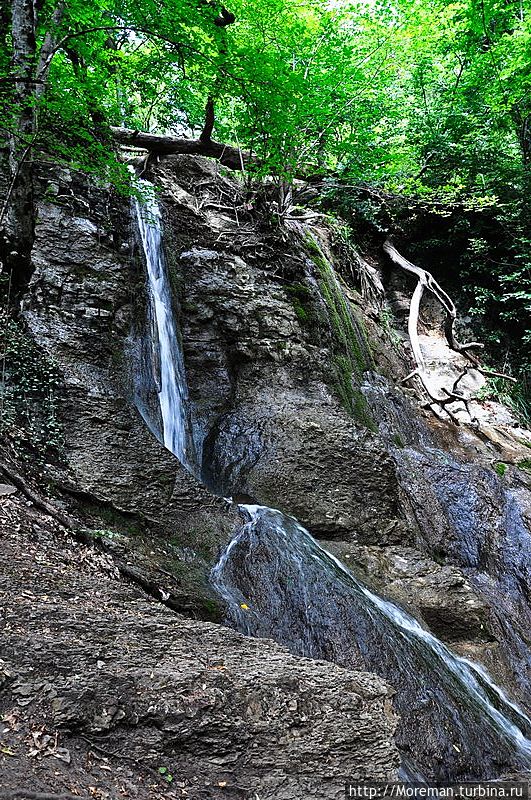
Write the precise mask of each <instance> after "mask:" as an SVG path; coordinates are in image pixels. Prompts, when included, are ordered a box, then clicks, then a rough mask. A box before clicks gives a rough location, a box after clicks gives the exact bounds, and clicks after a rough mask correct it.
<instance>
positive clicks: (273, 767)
mask: <svg viewBox="0 0 531 800" xmlns="http://www.w3.org/2000/svg"><path fill="white" fill-rule="evenodd" d="M0 503H1V505H0V536H1V539H2V549H3V564H4V568H3V569H2V573H1V575H0V615H1V619H2V628H3V631H2V640H3V641H2V658H1V660H0V709H1V711H0V713H1V715H2V720H3V723H2V743H1V747H0V786H1V788H2V790H3V793H4V794H5V795H7V796H17V797H20V796H27V797H36V796H40V795H41V794H42V793H47V796H48V794H49V793H54V796H56V794H55V793H59V795H60V796H72V797H87V798H88V797H92V798H98V800H107V799H109V800H110V798H130V797H131V798H161V797H171V798H173V797H175V798H177V797H179V798H182V797H186V798H209V800H216V799H217V798H231V800H233V799H238V800H239V799H240V798H241V800H243V799H244V798H253V800H255V798H256V797H260V800H267V798H271V799H272V798H275V800H282V798H285V799H286V800H288V799H289V800H292V798H294V797H305V798H311V797H316V798H317V797H318V798H320V800H322V799H323V798H339V797H342V796H343V792H344V788H343V781H344V778H345V776H352V777H355V778H359V779H372V780H388V779H391V778H393V777H394V776H396V768H397V763H398V755H397V751H396V748H395V745H394V742H393V733H394V729H395V722H396V719H395V714H394V712H393V710H392V706H391V697H392V692H391V690H390V689H389V688H388V687H387V685H386V684H385V683H384V682H383V681H382V680H380V679H379V678H377V677H375V676H373V675H371V674H368V673H365V672H354V671H349V670H345V669H341V668H340V667H337V666H335V665H333V664H330V663H325V662H321V661H312V660H309V659H303V658H297V657H294V656H292V655H290V654H289V653H288V652H287V651H286V650H285V649H283V648H282V647H279V646H277V645H276V644H274V643H273V642H271V641H268V640H264V639H249V638H246V637H244V636H241V635H239V634H237V633H235V632H233V631H230V630H228V629H226V628H223V627H221V626H217V625H215V624H212V623H208V622H199V621H193V620H190V619H186V618H185V617H183V616H181V615H179V614H176V613H174V612H172V611H171V610H170V609H168V608H166V607H164V606H163V605H161V604H159V603H157V602H156V601H154V600H152V599H150V598H149V597H147V596H145V595H143V594H142V593H141V592H139V591H138V590H137V589H136V588H135V587H133V586H132V585H131V584H128V583H126V582H124V581H123V580H122V579H121V578H120V576H119V575H118V573H117V571H116V568H115V566H114V563H113V562H112V560H111V559H110V557H109V556H108V555H106V554H104V553H102V552H101V551H99V550H97V549H94V548H93V547H90V546H87V545H85V544H83V543H80V542H78V541H76V540H75V538H73V537H72V535H71V534H69V533H68V532H67V531H66V530H64V529H63V528H62V527H61V526H60V525H59V524H58V523H57V522H56V521H54V520H52V519H51V518H50V517H49V516H46V515H45V514H43V513H41V512H40V511H38V510H37V509H36V508H35V507H34V506H32V505H31V503H29V504H28V501H26V500H23V499H22V498H21V497H19V496H18V495H17V494H11V495H6V496H4V497H2V498H0ZM17 792H18V793H17ZM21 792H22V794H21ZM24 792H26V794H25V795H24ZM4 794H3V795H2V796H4Z"/></svg>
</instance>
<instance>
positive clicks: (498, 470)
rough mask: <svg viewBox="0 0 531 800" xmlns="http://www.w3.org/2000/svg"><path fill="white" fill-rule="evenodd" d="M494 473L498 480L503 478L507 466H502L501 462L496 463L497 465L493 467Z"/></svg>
mask: <svg viewBox="0 0 531 800" xmlns="http://www.w3.org/2000/svg"><path fill="white" fill-rule="evenodd" d="M494 471H495V472H496V474H497V475H499V477H500V478H503V476H504V475H505V473H506V472H507V464H504V463H503V461H498V463H497V464H495V465H494Z"/></svg>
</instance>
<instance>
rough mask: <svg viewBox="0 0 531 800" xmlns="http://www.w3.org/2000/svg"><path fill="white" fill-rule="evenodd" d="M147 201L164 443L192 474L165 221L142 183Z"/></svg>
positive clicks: (142, 211)
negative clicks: (169, 274)
mask: <svg viewBox="0 0 531 800" xmlns="http://www.w3.org/2000/svg"><path fill="white" fill-rule="evenodd" d="M140 184H141V186H142V187H143V189H144V195H145V201H144V202H141V201H140V200H138V199H136V200H135V209H136V217H137V221H138V229H139V232H140V236H141V239H142V245H143V248H144V254H145V257H146V266H147V275H148V282H149V289H150V297H151V301H152V304H153V315H154V322H155V326H156V332H157V339H158V349H159V361H160V379H159V380H160V387H159V391H158V398H159V405H160V413H161V417H162V434H163V436H162V441H163V443H164V445H165V447H167V448H168V450H171V452H172V453H173V454H174V455H176V456H177V458H178V459H179V461H180V462H181V464H183V466H185V467H186V468H187V469H188V470H189V471H190V472H192V473H193V472H195V457H194V453H193V446H192V441H193V440H192V436H191V431H190V428H191V425H190V417H189V411H188V390H187V383H186V374H185V369H184V359H183V353H182V348H181V344H180V341H179V337H178V335H177V328H176V325H175V319H174V314H173V304H172V297H171V291H170V283H169V280H168V274H167V270H166V264H165V260H164V252H163V248H162V221H161V214H160V208H159V205H158V203H157V200H156V197H155V193H154V189H153V186H152V185H151V184H150V183H148V182H147V181H141V182H140Z"/></svg>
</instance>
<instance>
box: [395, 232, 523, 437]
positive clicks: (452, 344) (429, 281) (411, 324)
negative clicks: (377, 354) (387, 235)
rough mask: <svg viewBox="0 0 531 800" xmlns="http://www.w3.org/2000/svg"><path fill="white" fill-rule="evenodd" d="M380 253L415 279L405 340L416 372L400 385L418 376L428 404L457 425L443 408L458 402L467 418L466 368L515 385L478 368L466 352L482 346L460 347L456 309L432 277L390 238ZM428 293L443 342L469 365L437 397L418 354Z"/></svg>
mask: <svg viewBox="0 0 531 800" xmlns="http://www.w3.org/2000/svg"><path fill="white" fill-rule="evenodd" d="M383 249H384V251H385V252H386V253H387V255H388V256H389V258H390V259H391V260H392V261H393V263H395V264H397V265H398V266H399V267H400V268H401V269H403V270H405V271H406V272H408V273H410V274H411V275H414V276H415V277H416V279H417V285H416V286H415V290H414V292H413V295H412V297H411V302H410V306H409V317H408V334H409V340H410V342H411V350H412V352H413V358H414V360H415V364H416V369H415V370H414V371H413V372H412V373H411V374H410V375H408V376H407V378H405V379H404V381H403V382H405V381H408V380H410V379H411V378H413V377H414V376H418V378H419V379H420V381H421V383H422V385H423V387H424V389H425V391H426V393H427V395H428V397H429V398H430V401H431V402H430V405H433V404H435V405H438V406H440V407H441V408H443V409H444V410H445V411H446V413H447V414H448V415H449V416H450V417H451V418H452V420H453V421H454V422H455V423H456V424H459V422H458V420H457V419H456V417H455V415H454V414H453V413H451V411H450V409H448V408H447V406H448V405H449V404H451V403H455V402H462V403H463V404H464V406H465V408H466V410H467V412H468V413H469V415H470V417H472V415H471V414H470V409H469V406H468V402H469V399H471V398H466V397H465V395H464V394H463V393H462V392H461V391H460V390H459V388H458V387H459V383H460V382H461V380H462V379H463V378H464V377H465V375H467V374H468V371H469V370H470V369H475V370H477V372H479V373H480V374H482V375H486V376H489V375H492V376H496V377H499V378H504V379H505V380H508V381H512V382H513V383H516V379H515V378H513V377H512V376H510V375H504V374H503V373H501V372H493V371H490V370H487V369H485V368H484V367H482V366H481V363H480V361H479V359H478V358H476V356H475V355H473V354H472V353H471V352H470V351H471V350H472V349H479V348H482V347H483V345H482V344H481V343H480V342H468V343H467V344H460V343H459V342H458V341H457V339H456V336H455V332H454V325H455V321H456V319H457V310H456V307H455V304H454V302H453V300H452V299H451V297H450V296H449V295H448V294H447V293H446V292H445V291H444V289H443V288H442V287H441V286H440V285H439V284H438V283H437V281H436V280H435V278H434V277H433V275H431V274H430V273H429V272H428V271H427V270H425V269H422V268H421V267H417V266H416V265H415V264H412V262H411V261H408V260H407V258H404V256H402V255H401V254H400V253H399V252H398V250H397V249H396V247H395V246H394V245H393V243H392V241H391V240H390V239H386V241H385V242H384V245H383ZM426 289H427V290H428V291H429V292H431V293H432V294H433V295H434V297H436V299H437V300H438V301H439V303H440V304H441V306H442V307H443V309H444V311H445V312H446V318H445V322H444V334H445V337H446V341H447V343H448V347H449V348H450V349H451V350H454V351H455V352H456V353H460V354H462V355H463V356H464V357H465V358H468V360H469V361H470V362H471V364H468V365H466V366H465V367H464V369H463V371H462V373H461V374H460V375H459V376H458V377H457V378H456V380H455V381H454V384H453V387H452V390H451V391H450V390H448V389H446V388H445V387H441V389H440V391H441V392H442V393H443V396H442V397H441V396H440V394H438V393H437V391H436V389H434V387H433V386H432V381H431V378H430V375H429V372H428V370H427V369H426V363H425V361H424V356H423V354H422V348H421V346H420V339H419V333H418V325H419V313H420V305H421V302H422V297H423V295H424V291H425V290H426Z"/></svg>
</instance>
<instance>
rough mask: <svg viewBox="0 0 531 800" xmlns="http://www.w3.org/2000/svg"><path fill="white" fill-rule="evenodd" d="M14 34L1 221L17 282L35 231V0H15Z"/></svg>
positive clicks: (25, 269) (26, 271)
mask: <svg viewBox="0 0 531 800" xmlns="http://www.w3.org/2000/svg"><path fill="white" fill-rule="evenodd" d="M11 34H12V42H13V68H14V75H15V77H16V78H17V80H16V82H15V106H14V114H13V118H12V121H11V130H10V132H9V134H8V159H9V182H8V186H7V191H6V197H5V198H4V205H3V208H2V221H4V222H5V228H6V232H7V236H8V241H9V248H8V249H9V258H8V259H7V261H8V264H7V266H8V268H9V269H11V270H12V272H13V281H14V285H15V286H16V285H18V284H20V283H22V282H24V280H25V279H27V277H28V275H29V257H30V253H31V248H32V245H33V235H34V222H35V218H34V217H35V215H34V203H33V181H32V174H31V164H30V158H29V157H30V153H31V149H32V146H33V141H34V136H35V84H34V82H33V78H34V71H35V60H36V44H35V10H34V5H33V2H32V0H14V1H13V4H12V22H11Z"/></svg>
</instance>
